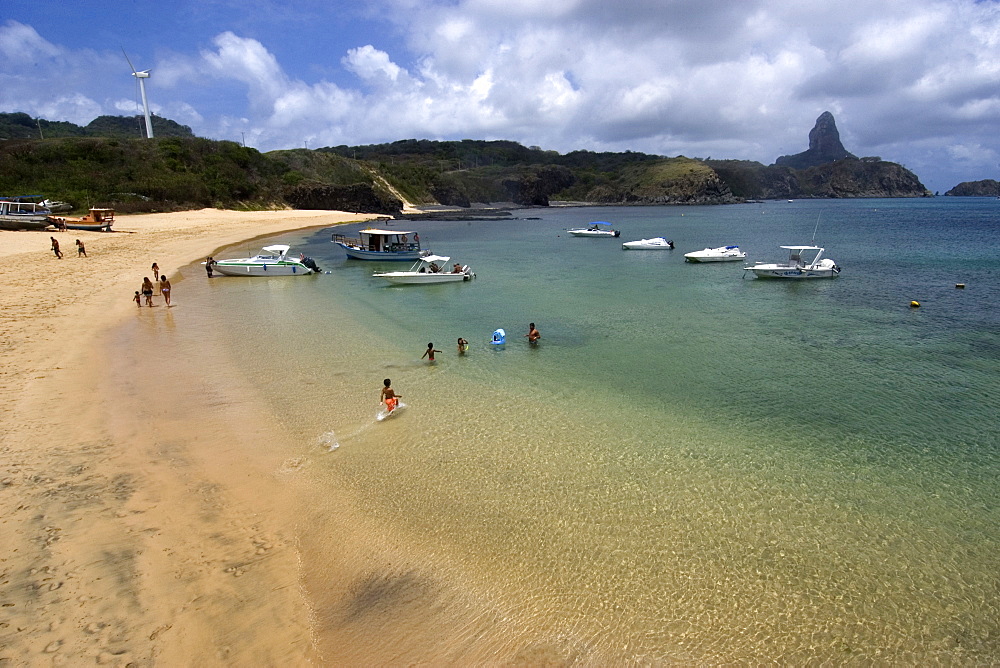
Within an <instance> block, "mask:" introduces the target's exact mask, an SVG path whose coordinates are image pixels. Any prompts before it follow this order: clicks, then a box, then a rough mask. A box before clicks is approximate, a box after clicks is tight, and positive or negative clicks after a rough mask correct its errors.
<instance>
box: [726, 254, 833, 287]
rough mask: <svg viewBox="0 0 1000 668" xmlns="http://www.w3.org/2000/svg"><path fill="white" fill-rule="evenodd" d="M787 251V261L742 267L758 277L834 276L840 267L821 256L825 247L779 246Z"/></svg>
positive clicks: (759, 263)
mask: <svg viewBox="0 0 1000 668" xmlns="http://www.w3.org/2000/svg"><path fill="white" fill-rule="evenodd" d="M781 248H784V249H785V250H787V251H788V261H787V262H774V263H765V262H758V263H756V264H754V265H752V266H748V267H743V269H744V270H745V271H752V272H753V273H754V274H756V275H757V277H758V278H796V279H797V278H836V277H837V276H839V275H840V267H838V266H837V263H836V262H834V261H833V260H831V259H829V258H824V257H823V251H825V250H826V249H825V248H820V247H819V246H781Z"/></svg>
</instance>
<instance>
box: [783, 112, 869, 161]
mask: <svg viewBox="0 0 1000 668" xmlns="http://www.w3.org/2000/svg"><path fill="white" fill-rule="evenodd" d="M854 157H856V156H854V155H851V154H850V153H848V152H847V149H846V148H844V145H843V144H842V143H840V132H839V131H838V130H837V122H836V121H835V120H834V118H833V114H831V113H830V112H829V111H824V112H823V113H822V114H820V115H819V118H817V119H816V125H814V126H813V129H812V130H810V131H809V148H808V149H807V150H805V151H803V152H802V153H796V154H795V155H783V156H781V157H780V158H778V159H777V160H775V161H774V164H776V165H781V166H783V167H791V168H792V169H808V168H809V167H816V166H818V165H822V164H825V163H828V162H834V161H835V160H843V159H844V158H854Z"/></svg>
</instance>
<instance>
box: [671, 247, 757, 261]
mask: <svg viewBox="0 0 1000 668" xmlns="http://www.w3.org/2000/svg"><path fill="white" fill-rule="evenodd" d="M746 257H747V254H746V253H744V252H743V251H741V250H740V247H739V246H719V247H718V248H706V249H705V250H700V251H692V252H690V253H684V259H685V260H687V261H688V262H735V261H736V260H745V259H746Z"/></svg>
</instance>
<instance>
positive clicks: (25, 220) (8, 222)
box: [0, 216, 52, 230]
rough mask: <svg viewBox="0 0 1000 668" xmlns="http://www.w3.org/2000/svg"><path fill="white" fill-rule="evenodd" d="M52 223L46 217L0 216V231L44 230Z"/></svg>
mask: <svg viewBox="0 0 1000 668" xmlns="http://www.w3.org/2000/svg"><path fill="white" fill-rule="evenodd" d="M51 224H52V223H50V222H49V219H48V217H47V216H45V217H42V218H41V219H38V218H34V217H18V216H0V230H44V229H45V228H46V227H49V226H50V225H51Z"/></svg>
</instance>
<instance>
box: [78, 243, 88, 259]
mask: <svg viewBox="0 0 1000 668" xmlns="http://www.w3.org/2000/svg"><path fill="white" fill-rule="evenodd" d="M76 256H77V257H81V256H82V257H87V249H86V248H84V246H83V242H82V241H80V240H79V239H77V240H76Z"/></svg>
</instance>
